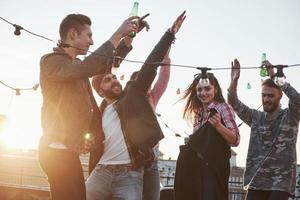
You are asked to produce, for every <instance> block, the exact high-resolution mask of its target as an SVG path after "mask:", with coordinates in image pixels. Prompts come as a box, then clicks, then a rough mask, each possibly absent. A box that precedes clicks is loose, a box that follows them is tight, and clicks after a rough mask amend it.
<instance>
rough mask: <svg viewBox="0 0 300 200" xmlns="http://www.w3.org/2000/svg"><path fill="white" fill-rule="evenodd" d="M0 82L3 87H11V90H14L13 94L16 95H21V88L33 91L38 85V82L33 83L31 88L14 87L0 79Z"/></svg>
mask: <svg viewBox="0 0 300 200" xmlns="http://www.w3.org/2000/svg"><path fill="white" fill-rule="evenodd" d="M0 84H2V85H4V86H5V87H7V88H9V89H11V90H14V91H15V94H16V95H17V96H19V95H21V91H23V90H34V91H36V90H37V89H38V87H39V84H38V83H37V84H35V85H34V86H33V87H31V88H15V87H12V86H10V85H8V84H6V83H4V82H2V81H0Z"/></svg>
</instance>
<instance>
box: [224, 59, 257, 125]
mask: <svg viewBox="0 0 300 200" xmlns="http://www.w3.org/2000/svg"><path fill="white" fill-rule="evenodd" d="M240 68H241V67H240V63H239V61H238V60H237V59H234V61H233V62H231V82H230V85H229V88H228V96H227V101H228V103H229V104H230V105H231V106H232V108H233V109H234V111H235V112H236V113H237V115H238V116H239V117H240V118H241V119H242V120H243V121H244V122H245V123H246V124H248V125H249V126H250V125H251V122H252V114H253V111H254V110H253V109H250V108H249V107H248V106H246V105H245V104H244V103H242V102H241V101H240V100H239V99H238V96H237V85H238V80H239V78H240Z"/></svg>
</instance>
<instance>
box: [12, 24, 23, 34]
mask: <svg viewBox="0 0 300 200" xmlns="http://www.w3.org/2000/svg"><path fill="white" fill-rule="evenodd" d="M13 26H14V27H15V31H14V34H15V35H17V36H19V35H21V30H22V29H23V27H22V26H20V25H17V24H14V25H13Z"/></svg>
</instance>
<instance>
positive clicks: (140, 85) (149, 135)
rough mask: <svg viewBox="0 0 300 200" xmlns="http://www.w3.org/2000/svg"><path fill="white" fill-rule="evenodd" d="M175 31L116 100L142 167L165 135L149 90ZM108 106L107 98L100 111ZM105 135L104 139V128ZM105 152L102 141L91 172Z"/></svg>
mask: <svg viewBox="0 0 300 200" xmlns="http://www.w3.org/2000/svg"><path fill="white" fill-rule="evenodd" d="M174 38H175V37H174V34H172V33H170V32H169V31H167V32H166V33H165V34H164V35H163V36H162V38H161V39H160V41H159V42H158V43H157V45H156V46H155V48H154V49H153V50H152V52H151V53H150V55H149V56H148V58H147V59H146V61H145V64H144V65H143V66H142V68H141V70H140V71H139V75H138V77H137V79H136V80H134V81H129V82H128V83H127V85H126V87H125V89H124V92H123V94H122V97H121V98H120V99H119V100H118V102H116V104H115V108H116V111H117V113H118V115H119V118H120V121H121V127H122V131H123V134H124V135H125V138H127V139H125V141H126V143H127V147H128V151H129V155H130V158H131V161H132V164H133V165H134V167H136V168H139V167H141V166H144V165H145V162H147V160H149V158H148V156H150V155H147V152H149V151H151V149H152V147H153V146H154V145H155V144H157V143H158V141H159V140H161V139H162V138H163V137H164V136H163V133H162V131H161V128H160V126H159V123H158V121H157V119H156V116H155V114H154V112H153V109H152V108H151V106H150V104H149V101H148V98H147V92H148V90H149V89H150V87H151V84H152V82H153V81H154V79H155V76H156V74H157V68H158V66H159V65H160V63H161V62H162V60H163V58H164V56H165V54H166V53H167V51H168V49H169V47H170V46H171V44H172V42H173V40H174ZM104 108H105V102H103V103H102V106H100V111H101V110H103V109H104ZM102 138H103V139H104V136H103V132H102ZM102 153H103V143H102V142H100V143H99V146H98V150H95V151H93V152H91V157H90V167H89V170H90V172H91V171H92V170H93V168H94V167H95V165H96V164H97V163H98V162H99V160H100V158H101V156H102Z"/></svg>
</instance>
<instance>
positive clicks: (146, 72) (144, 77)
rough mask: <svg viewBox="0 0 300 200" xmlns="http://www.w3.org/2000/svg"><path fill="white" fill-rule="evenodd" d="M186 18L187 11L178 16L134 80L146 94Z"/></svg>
mask: <svg viewBox="0 0 300 200" xmlns="http://www.w3.org/2000/svg"><path fill="white" fill-rule="evenodd" d="M184 20H185V12H183V13H182V14H181V15H180V16H179V17H177V19H176V20H175V22H174V23H173V25H172V26H171V28H170V29H168V31H167V32H166V33H165V34H164V35H163V36H162V38H161V39H160V41H159V42H158V43H157V45H156V46H155V48H154V49H153V50H152V52H151V53H150V55H149V56H148V58H147V59H146V61H145V64H144V65H143V66H142V68H141V70H140V72H139V75H138V77H137V80H136V81H135V82H134V84H135V86H136V87H137V88H138V89H139V90H140V91H141V92H142V93H144V94H146V93H147V92H148V90H149V89H150V87H151V84H152V82H153V80H154V78H155V76H156V70H157V67H158V66H159V65H160V63H161V62H162V60H163V58H164V56H165V55H166V53H167V51H168V49H169V48H170V46H171V44H172V42H173V40H174V39H175V34H176V33H177V32H178V30H179V29H180V27H181V25H182V23H183V21H184Z"/></svg>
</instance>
